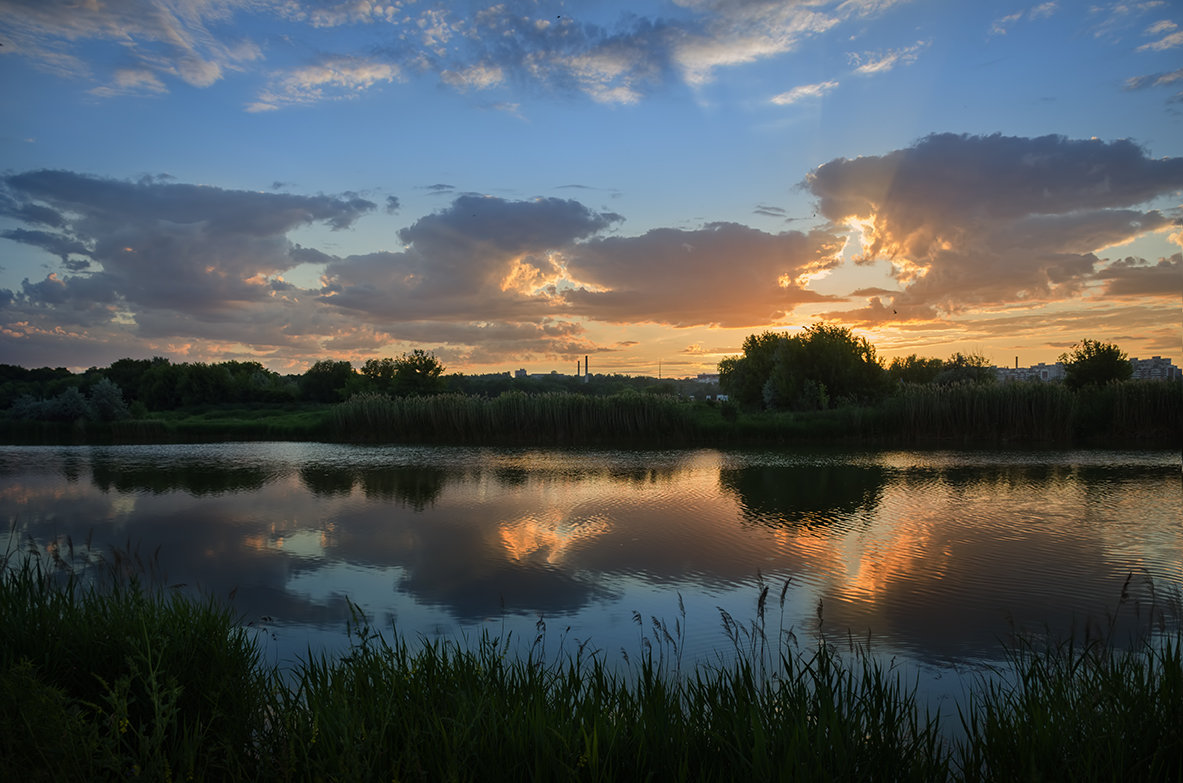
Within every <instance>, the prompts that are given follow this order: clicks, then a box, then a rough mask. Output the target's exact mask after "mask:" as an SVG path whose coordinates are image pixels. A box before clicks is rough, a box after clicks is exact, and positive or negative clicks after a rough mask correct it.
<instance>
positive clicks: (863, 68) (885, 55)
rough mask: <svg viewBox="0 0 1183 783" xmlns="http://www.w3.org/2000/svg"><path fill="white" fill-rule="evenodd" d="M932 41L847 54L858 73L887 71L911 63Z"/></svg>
mask: <svg viewBox="0 0 1183 783" xmlns="http://www.w3.org/2000/svg"><path fill="white" fill-rule="evenodd" d="M930 44H931V41H917V42H916V43H914V44H912V45H911V46H906V47H904V48H902V49H889V50H887V51H886V52H862V53H853V52H852V53H850V54H848V55H847V57H848V59H849V60H850V63H851V65H853V66H855V68H854V72H855V73H857V74H864V75H866V74H874V73H885V72H887V71H890V70H892V69H893V68H895V67H896V66H897V65H911V64H912V63H914V62H916V60H917V58H919V57H920V52H921V50H923V49H925V48H927V47H928V46H929V45H930Z"/></svg>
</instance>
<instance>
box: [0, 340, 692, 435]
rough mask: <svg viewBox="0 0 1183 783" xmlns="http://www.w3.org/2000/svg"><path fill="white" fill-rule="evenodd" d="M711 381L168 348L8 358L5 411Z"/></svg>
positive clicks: (38, 415)
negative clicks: (295, 370) (67, 358)
mask: <svg viewBox="0 0 1183 783" xmlns="http://www.w3.org/2000/svg"><path fill="white" fill-rule="evenodd" d="M704 388H705V387H703V385H702V384H698V383H696V382H694V381H683V380H665V381H658V380H655V379H653V378H646V377H634V376H626V375H619V374H599V375H592V376H590V377H587V378H583V377H575V376H571V375H564V374H560V373H551V374H550V375H531V376H529V377H523V378H518V377H511V375H510V374H509V373H506V372H502V373H489V374H483V375H480V374H478V375H466V374H462V373H450V374H449V373H447V372H446V367H445V366H444V364H443V363H442V362H441V361H440V360H439V359H438V358H437V357H436V356H435V355H434V354H432V353H429V352H427V351H424V350H422V349H416V350H413V351H410V352H409V353H404V354H402V355H401V356H398V357H384V358H373V359H369V360H367V361H365V362H364V363H363V364H362V365H361V366H360V367H354V366H353V364H352V363H350V362H348V361H344V360H332V359H324V360H321V361H318V362H315V363H314V364H313V365H312V366H311V367H309V368H308V370H306V371H305V372H304V373H302V374H291V375H281V374H280V373H277V372H274V371H272V370H268V369H267V368H266V367H264V366H263V365H262V364H260V363H259V362H243V361H225V362H213V363H205V362H180V363H174V362H171V361H169V360H168V359H166V358H163V357H154V358H152V359H131V358H124V359H120V360H118V361H116V362H114V363H112V364H111V365H110V366H109V367H92V368H90V369H88V370H86V371H84V372H81V373H73V372H71V371H70V370H68V369H66V368H62V367H58V368H49V367H40V368H35V369H26V368H24V367H19V366H16V365H10V364H0V412H5V413H6V415H7V417H8V418H11V419H32V420H39V421H60V422H72V421H77V420H79V419H86V420H92V421H118V420H123V419H129V418H141V417H143V416H144V415H146V414H148V413H150V412H159V411H172V410H179V409H185V408H193V407H201V406H243V405H279V404H283V405H301V404H330V403H338V402H343V401H345V400H348V399H350V398H351V397H354V396H356V395H360V394H386V395H389V396H392V397H410V396H431V395H436V394H442V393H454V394H464V395H475V396H481V397H496V396H498V395H500V394H502V393H505V392H508V391H517V392H525V393H527V394H546V393H550V392H578V393H582V394H590V395H594V396H608V395H612V394H618V393H621V392H625V391H635V392H647V393H653V394H680V395H685V396H689V395H690V394H691V393H692V392H699V393H702V392H703V391H704Z"/></svg>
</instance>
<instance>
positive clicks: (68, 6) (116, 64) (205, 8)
mask: <svg viewBox="0 0 1183 783" xmlns="http://www.w3.org/2000/svg"><path fill="white" fill-rule="evenodd" d="M895 4H897V2H895V0H892V1H887V0H865V1H863V2H854V0H818V2H811V3H784V2H774V1H773V0H754V1H753V2H744V3H733V2H725V1H724V0H680V1H679V2H678V3H677V4H676V5H675V6H674V7H673V8H671V9H669V12H668V13H659V12H656V11H644V10H638V11H633V12H630V13H628V14H621V15H620V16H619V18H618V19H617V20H616V21H614V22H609V23H597V22H591V21H587V20H583V19H580V18H579V9H578V8H577V9H575V10H574V16H573V15H572V11H570V10H569V9H568V8H567V7H566V6H565V5H563V4H561V3H547V2H543V3H526V2H517V1H516V0H510V2H504V3H493V2H488V3H487V4H484V5H477V6H475V7H471V8H465V9H463V10H461V9H458V7H457V6H455V5H454V4H451V3H445V2H420V3H403V2H397V1H396V0H391V2H388V3H379V2H372V1H371V0H344V1H343V2H308V1H305V0H202V2H192V3H188V2H187V3H174V2H171V1H170V0H123V2H120V3H114V4H97V3H94V4H92V3H84V4H82V5H81V6H79V5H78V4H77V3H75V2H74V1H73V0H43V2H30V0H0V12H3V13H4V15H5V20H6V22H7V26H8V28H9V30H10V31H11V32H10V38H9V39H7V40H6V47H5V48H6V50H7V53H9V54H16V55H18V56H25V57H29V58H31V59H33V60H35V61H36V62H38V63H40V64H41V65H42V66H43V67H45V68H50V69H53V70H55V71H56V72H58V73H61V74H63V75H70V76H73V77H75V78H81V79H87V80H91V81H94V82H96V84H95V86H94V88H93V90H92V92H93V94H94V95H96V96H100V97H114V96H117V95H128V94H153V93H159V92H163V91H165V90H167V89H168V88H169V84H170V82H172V81H175V80H180V81H183V82H185V83H187V84H189V85H192V86H197V87H208V86H210V85H212V84H214V83H216V82H218V81H220V80H222V79H223V78H224V77H225V75H226V74H227V73H228V72H230V71H242V70H250V71H251V74H252V76H253V77H255V78H259V77H262V78H264V79H265V80H266V84H265V85H264V86H263V87H262V88H261V89H260V90H258V92H257V97H256V99H255V100H253V101H251V102H249V103H248V109H249V110H250V111H267V110H274V109H278V108H282V107H285V106H292V105H300V104H306V103H311V102H316V101H322V100H335V99H339V98H342V97H344V96H346V95H356V94H360V93H363V92H365V91H367V90H369V89H372V88H374V87H376V86H379V85H381V84H384V83H387V82H390V81H393V80H396V79H402V78H419V77H422V76H434V77H435V78H437V79H439V81H440V83H442V84H444V85H447V86H448V87H451V88H453V89H457V90H461V91H467V90H480V91H487V90H496V89H498V88H502V87H504V86H506V85H507V84H509V83H510V82H514V83H516V84H527V83H532V84H534V85H536V86H538V87H540V88H542V89H544V90H553V91H571V92H575V93H581V94H583V95H585V96H587V97H589V98H591V99H592V100H594V101H597V102H600V103H606V104H629V103H636V102H638V101H640V100H642V99H644V97H645V96H647V95H649V94H651V93H652V92H654V91H656V90H659V89H661V88H663V87H664V86H666V85H668V84H669V83H671V82H676V81H681V82H682V83H684V84H688V85H691V86H693V87H700V86H702V85H705V84H707V83H709V82H711V81H712V80H713V79H714V78H715V74H716V73H717V72H718V71H719V70H720V69H723V68H730V67H736V66H741V65H744V64H748V63H754V62H758V61H761V60H766V59H769V58H773V57H777V56H779V55H783V54H785V53H787V52H791V51H793V50H795V49H796V48H797V47H798V46H799V45H800V43H801V42H802V41H805V40H807V39H809V38H813V37H816V36H820V35H823V34H827V33H829V32H831V31H832V30H834V29H835V28H837V27H839V26H840V25H843V24H845V23H852V22H858V21H861V20H864V19H866V18H868V17H869V16H872V15H875V14H879V13H882V12H884V11H885V10H886V9H887V8H889V7H890V6H892V5H895ZM264 18H265V19H266V20H267V21H268V22H269V23H270V24H271V25H272V26H273V28H276V29H279V30H283V32H282V34H280V35H277V36H275V37H274V40H273V41H269V42H268V45H267V46H261V45H259V44H258V43H256V42H254V41H252V40H250V39H249V38H246V37H244V35H243V34H242V33H239V32H237V30H239V29H243V30H250V29H253V28H252V27H250V26H249V25H242V26H241V27H240V26H239V25H238V24H237V23H238V22H240V21H242V22H248V21H252V20H254V19H260V20H262V19H264ZM284 26H286V29H285V28H284ZM344 32H348V33H349V34H350V37H346V36H344V35H340V34H339V33H344ZM359 33H361V34H363V35H362V36H361V37H359V36H358V34H359ZM305 39H307V40H309V41H315V42H317V43H316V44H314V45H315V46H316V51H318V52H319V53H320V54H319V55H318V56H317V60H316V61H315V62H311V63H306V64H303V65H292V64H290V63H289V62H282V61H283V59H284V57H285V56H286V57H288V58H290V57H291V56H292V55H293V54H294V53H295V52H296V51H297V48H296V46H295V45H294V42H297V41H304V40H305ZM321 41H331V43H329V44H327V45H325V44H323V43H320V42H321ZM346 41H348V42H349V43H346ZM86 44H98V45H91V46H87V45H86ZM910 56H911V54H910V52H909V51H907V50H905V51H901V52H898V53H889V54H888V55H882V56H880V57H879V58H878V60H879V61H880V65H879V67H880V68H886V67H888V61H887V59H886V58H891V62H892V63H894V62H896V61H899V60H903V61H907V59H908V58H909V57H910ZM128 57H130V58H131V59H132V60H133V61H134V65H132V66H130V67H129V66H127V64H126V60H127V58H128ZM265 58H266V60H265ZM867 67H868V68H871V67H873V64H868V65H867Z"/></svg>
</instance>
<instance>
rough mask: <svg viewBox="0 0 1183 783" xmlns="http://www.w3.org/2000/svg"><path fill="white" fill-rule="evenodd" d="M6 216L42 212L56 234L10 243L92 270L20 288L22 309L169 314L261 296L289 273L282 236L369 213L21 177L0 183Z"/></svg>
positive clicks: (338, 206) (362, 204)
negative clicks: (120, 306) (81, 307)
mask: <svg viewBox="0 0 1183 783" xmlns="http://www.w3.org/2000/svg"><path fill="white" fill-rule="evenodd" d="M0 186H2V187H3V188H4V191H5V196H6V198H5V203H7V204H9V205H14V206H15V209H10V210H9V214H10V215H14V216H15V215H17V214H29V213H30V212H33V213H36V212H37V210H40V211H41V212H42V213H46V212H52V213H53V214H56V215H59V216H61V221H59V226H60V227H59V230H58V231H56V232H50V231H43V230H26V229H16V230H11V231H8V232H6V233H5V236H6V237H7V238H9V239H13V240H15V241H19V242H24V243H26V244H30V245H33V246H36V247H40V248H42V249H45V250H48V251H49V252H52V253H54V254H56V255H58V256H60V257H61V258H62V259H63V261H64V260H66V259H67V258H68V257H69V256H71V255H73V256H79V257H81V259H76V263H75V267H78V266H81V264H80V263H79V262H80V261H82V260H85V261H87V262H90V263H92V264H97V265H99V266H101V271H98V272H95V273H94V274H93V275H90V276H88V277H87V278H86V279H82V278H79V277H77V276H75V277H69V278H65V279H63V280H60V281H50V280H47V281H45V282H44V283H43V284H33V285H26V286H25V289H24V294H25V296H26V297H29V298H30V301H32V302H39V301H44V302H45V303H50V302H54V303H60V301H61V300H60V298H46V299H44V300H42V299H40V298H39V297H50V296H51V294H52V295H53V296H54V297H60V296H62V295H65V296H76V297H78V298H79V299H96V298H97V300H99V301H103V302H107V301H111V300H113V299H115V298H119V299H122V300H123V301H125V302H127V303H128V304H129V305H134V306H139V307H145V308H168V309H169V310H175V311H179V312H196V311H205V310H210V309H215V310H216V309H220V308H223V307H224V306H225V305H227V304H228V303H231V302H250V301H258V300H260V299H261V298H263V297H266V296H268V295H269V292H268V290H267V286H266V285H265V282H266V278H267V277H268V276H272V275H275V274H278V273H280V272H282V271H284V270H286V269H289V268H290V267H292V266H294V265H295V264H296V263H298V262H297V261H296V260H295V259H293V258H292V256H291V254H290V253H289V249H290V245H289V242H288V240H287V238H286V234H287V232H288V231H291V230H292V229H295V228H298V227H300V226H303V225H309V224H312V223H318V222H319V223H325V224H327V225H329V226H330V227H332V228H334V229H344V228H348V227H349V226H350V225H352V224H353V222H354V221H355V220H356V219H357V218H358V217H360V216H361V215H362V214H364V213H365V212H367V211H370V210H372V209H374V207H375V205H374V204H373V203H372V202H369V201H366V200H365V199H361V198H358V197H356V196H350V197H347V198H336V197H332V196H296V195H286V194H275V193H262V192H248V191H234V190H225V189H222V188H215V187H202V186H197V185H186V184H172V183H170V182H167V181H161V180H160V179H158V178H145V179H142V180H140V181H139V182H129V181H120V180H112V179H104V178H99V177H90V176H86V175H82V174H76V173H73V172H68V171H45V170H43V171H31V172H26V173H22V174H13V175H9V176H7V177H4V178H3V179H2V180H0Z"/></svg>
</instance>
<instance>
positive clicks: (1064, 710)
mask: <svg viewBox="0 0 1183 783" xmlns="http://www.w3.org/2000/svg"><path fill="white" fill-rule="evenodd" d="M51 551H52V552H53V554H52V555H51V559H50V560H42V559H41V555H39V554H33V555H29V554H27V553H21V554H20V556H22V557H24V558H26V559H23V560H22V561H21V562H19V563H13V562H12V558H11V556H9V557H4V558H0V613H2V614H0V616H3V617H4V620H5V633H4V634H2V635H0V729H3V730H0V776H2V777H3V779H11V780H35V781H40V780H115V779H139V780H182V779H193V780H214V781H216V780H281V781H283V780H293V781H294V780H300V781H302V780H309V781H312V780H359V781H368V780H375V781H377V780H383V781H387V780H408V779H425V780H482V781H486V780H492V781H496V780H507V781H508V780H523V779H530V780H564V781H566V780H588V781H594V780H646V779H662V780H679V781H680V780H708V781H710V780H775V779H788V780H822V779H824V780H831V779H832V780H915V781H941V782H942V783H944V782H946V781H979V780H1033V779H1040V780H1047V779H1067V780H1113V779H1137V780H1175V779H1178V778H1179V776H1180V773H1181V772H1183V731H1181V728H1180V727H1183V634H1181V633H1180V631H1178V630H1174V631H1166V632H1165V633H1161V634H1158V635H1155V634H1153V633H1150V634H1148V635H1147V636H1145V637H1143V640H1142V641H1140V642H1135V643H1134V644H1133V646H1132V647H1130V648H1128V649H1119V648H1117V647H1116V646H1114V645H1113V642H1114V641H1117V640H1112V639H1106V638H1102V639H1094V640H1092V641H1088V642H1086V643H1084V644H1078V643H1077V642H1075V641H1074V640H1072V639H1069V640H1068V641H1066V642H1063V643H1054V642H1053V643H1048V644H1041V645H1036V644H1035V643H1028V642H1023V641H1020V642H1019V643H1018V644H1017V645H1015V646H1013V647H1012V648H1010V652H1009V654H1010V659H1009V662H1008V663H1009V665H1008V666H1007V667H1005V668H1004V669H1003V670H1002V671H1001V672H1000V673H998V675H997V676H993V677H986V676H982V677H980V678H977V679H974V680H968V681H967V682H966V685H965V696H964V699H965V700H964V701H963V702H962V706H961V707H960V709H959V715H960V721H961V724H962V728H963V732H962V734H961V736H960V737H958V736H957V735H955V734H952V733H950V732H947V731H945V730H943V728H942V726H941V719H940V717H939V716H938V715H934V714H932V713H931V712H929V711H928V710H927V709H926V708H924V707H923V706H922V705H921V704H920V703H919V701H918V699H917V696H916V690H915V686H912V687H908V686H907V685H906V684H905V683H906V681H907V674H906V673H905V672H902V671H900V670H897V669H896V668H895V666H894V665H888V666H885V665H884V664H882V663H879V662H878V661H877V660H876V659H875V658H874V657H873V656H872V655H871V651H870V650H868V649H865V648H863V647H860V646H857V645H855V644H854V643H853V642H852V643H851V644H850V646H849V651H846V650H845V649H844V650H843V651H841V652H840V651H839V649H838V648H837V647H836V646H834V645H832V644H830V643H828V642H826V641H825V640H824V639H821V638H819V639H818V640H817V641H816V643H815V644H814V646H813V647H811V648H804V647H802V646H801V645H799V644H798V642H797V641H796V637H795V636H794V635H793V634H792V632H791V629H785V628H783V627H781V628H776V627H772V628H768V627H766V624H765V623H766V618H767V617H768V615H769V612H768V611H767V609H768V604H769V603H770V602H769V600H768V598H769V586H768V585H762V587H761V590H760V593H759V596H758V598H757V599H756V601H755V616H754V619H752V620H749V621H748V622H746V623H743V622H738V621H736V620H735V619H734V618H733V617H732V616H731V615H729V614H727V613H726V612H721V619H722V622H723V629H724V631H725V633H726V634H727V636H728V637H729V638H730V640H731V644H732V647H733V652H734V658H733V660H732V662H729V663H724V662H722V659H720V662H718V663H715V664H710V663H707V664H696V665H695V666H693V667H692V668H689V669H684V668H683V659H682V651H683V649H684V647H685V639H686V631H687V629H686V617H685V612H684V611H683V612H682V614H681V616H680V617H679V618H678V619H676V620H675V621H674V622H673V623H672V624H671V623H668V622H666V621H663V620H659V619H657V618H656V617H654V618H651V622H648V623H647V622H645V621H644V620H643V618H642V617H641V615H640V614H639V613H637V614H635V615H634V620H635V621H636V623H637V625H638V634H639V643H640V649H639V651H636V652H634V655H633V656H632V657H630V656H629V655H628V654H627V652H624V651H622V653H623V659H624V661H623V664H621V665H616V664H610V663H609V662H608V656H606V655H604V654H602V653H601V652H600V651H598V650H594V648H589V646H588V645H587V644H586V643H585V644H583V645H580V646H578V647H576V648H574V649H573V650H570V651H568V649H569V648H568V649H564V650H562V651H560V652H559V653H557V654H553V655H548V653H547V647H546V644H547V631H546V627H545V624H544V623H543V622H542V621H541V620H540V621H539V623H538V636H537V637H536V638H535V639H534V642H533V644H532V645H524V644H522V643H519V642H517V640H515V639H513V638H511V637H510V636H499V637H497V636H491V635H489V634H487V633H485V634H482V635H481V637H480V638H479V639H477V640H476V641H475V642H471V643H470V642H468V641H458V642H453V641H427V640H422V639H421V640H418V641H417V642H416V643H415V645H414V647H413V646H412V643H411V642H409V641H408V640H407V639H406V637H404V636H401V635H399V634H398V633H397V632H395V633H394V634H393V638H392V640H390V641H388V639H387V638H386V637H385V636H384V635H383V634H380V633H378V632H377V631H375V630H374V629H373V628H372V627H371V626H370V625H369V624H368V623H367V622H366V621H365V619H364V618H363V616H362V615H361V613H360V611H357V610H356V608H355V611H354V617H353V622H352V623H351V624H350V646H349V649H348V650H347V651H346V652H345V654H343V655H342V656H340V657H336V658H328V657H325V656H317V657H312V656H310V657H309V658H308V659H307V660H305V661H302V662H299V663H297V664H296V665H295V666H294V667H292V668H291V669H283V670H281V669H279V668H272V667H267V666H265V665H263V664H262V663H261V661H260V656H259V651H258V647H257V646H256V645H255V644H254V643H253V642H252V641H251V638H250V637H249V636H248V634H247V632H246V631H245V630H244V629H243V628H241V627H239V626H238V625H237V624H236V623H235V621H234V619H233V618H232V617H231V616H230V615H229V613H228V611H227V610H226V609H225V608H224V607H222V606H221V605H220V604H217V603H215V602H213V601H212V600H203V599H199V598H196V597H185V596H182V595H181V594H179V593H177V592H175V591H170V592H164V591H161V590H152V589H147V588H142V587H141V586H140V583H139V581H138V579H137V576H136V574H137V573H142V569H143V568H144V565H143V564H142V563H139V564H132V563H130V562H129V561H128V560H127V559H126V558H127V556H126V555H124V556H123V559H121V558H120V557H117V558H116V560H115V561H114V562H109V563H108V564H107V565H108V566H109V569H110V570H109V571H108V572H107V574H108V575H107V577H106V578H103V579H100V580H98V581H97V582H84V581H83V579H82V575H81V574H78V573H75V572H74V571H73V570H72V566H71V563H72V562H76V561H75V560H74V559H73V557H72V555H71V553H69V552H68V551H67V552H66V553H65V556H64V557H63V556H62V554H61V552H62V551H63V550H58V549H54V550H51ZM87 559H89V556H87V557H85V558H81V560H87ZM129 567H130V569H131V570H130V571H129ZM788 589H789V584H788V583H787V582H786V583H785V585H784V587H783V588H782V589H781V590H780V591H779V592H780V602H781V610H782V616H783V611H784V606H785V602H786V599H787V595H788ZM773 601H775V598H773ZM818 611H819V620H820V611H821V609H820V606H819V609H818ZM1149 614H1150V615H1154V616H1148V617H1147V623H1148V630H1149V628H1150V627H1151V626H1152V624H1153V626H1154V627H1157V625H1158V623H1159V617H1160V615H1161V612H1159V613H1156V612H1154V611H1151V612H1150V613H1149Z"/></svg>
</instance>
